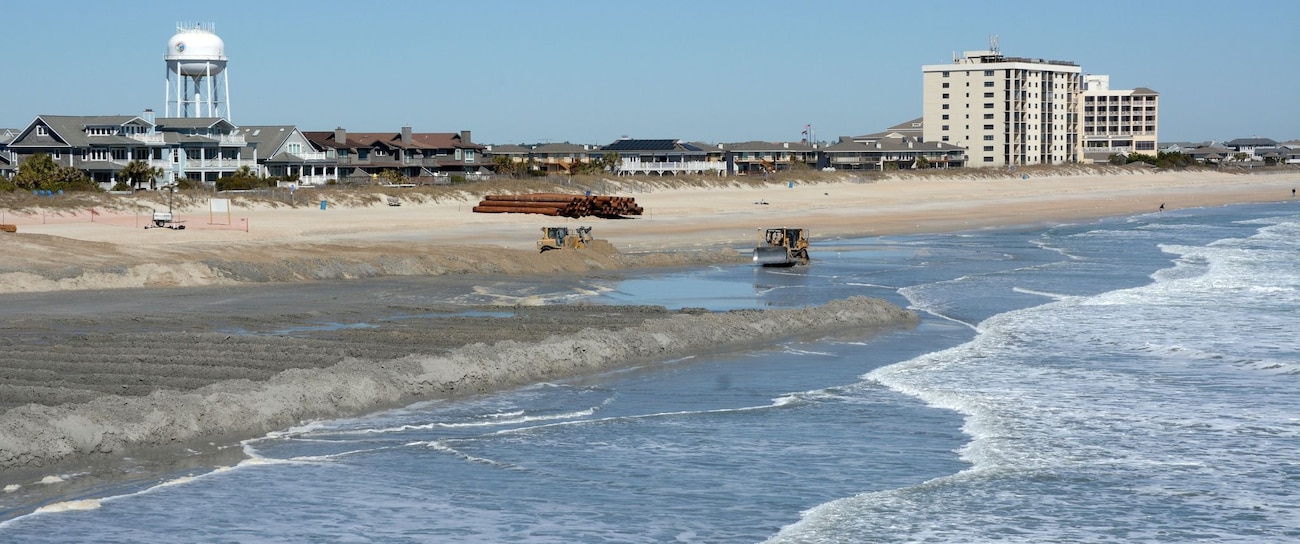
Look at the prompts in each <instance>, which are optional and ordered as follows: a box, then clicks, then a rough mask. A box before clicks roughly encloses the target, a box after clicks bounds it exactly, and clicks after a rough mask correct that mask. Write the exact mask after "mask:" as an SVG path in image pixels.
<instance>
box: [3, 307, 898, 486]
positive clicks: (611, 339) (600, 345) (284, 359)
mask: <svg viewBox="0 0 1300 544" xmlns="http://www.w3.org/2000/svg"><path fill="white" fill-rule="evenodd" d="M348 283H352V282H348ZM213 289H216V292H215V293H213V292H212V291H213ZM221 289H225V288H209V289H207V290H203V289H196V290H194V292H195V293H198V292H202V293H203V295H202V297H206V298H203V300H202V301H198V302H195V303H194V304H193V305H192V306H190V307H188V308H182V309H174V310H170V311H163V312H141V311H139V310H138V309H137V308H135V307H134V306H132V302H131V301H130V300H126V297H130V296H131V295H132V292H131V291H129V290H127V291H113V292H93V293H86V294H84V296H83V297H82V299H80V300H76V301H68V302H67V303H66V304H67V306H66V308H68V310H66V311H65V310H61V309H60V308H65V306H58V305H56V306H43V307H42V309H41V311H40V312H29V313H27V314H24V315H23V316H22V317H21V318H20V319H11V320H8V321H7V324H6V325H5V329H6V331H5V332H6V334H5V335H4V336H3V340H2V342H3V346H0V347H2V348H3V349H2V350H0V352H2V353H3V355H0V376H3V378H2V380H0V398H4V399H6V403H7V405H6V406H4V407H3V408H6V409H5V411H4V412H3V413H0V484H4V483H6V482H5V481H6V480H8V481H11V482H12V481H18V480H17V478H18V477H19V475H24V474H25V475H28V476H29V475H31V474H38V473H39V472H40V470H41V469H42V468H43V467H49V466H52V465H55V464H60V463H65V462H69V461H74V462H75V461H85V460H90V459H94V458H97V457H100V458H102V457H106V456H107V457H120V456H122V455H126V454H129V453H130V452H131V451H133V450H137V449H157V448H167V447H178V448H179V447H194V445H196V444H210V445H220V444H230V443H233V442H234V441H236V440H239V439H242V438H249V437H255V436H260V435H262V434H264V433H266V432H269V431H272V430H277V429H283V428H286V427H289V426H292V425H296V424H299V423H301V422H303V421H305V420H310V419H316V418H328V417H338V416H346V415H355V414H361V413H365V412H370V411H374V410H377V409H382V408H385V407H393V406H399V405H403V404H406V403H410V402H414V401H417V400H423V399H433V398H447V397H452V396H459V395H470V394H476V393H482V392H488V391H492V390H498V389H502V388H508V387H514V386H519V385H524V384H529V383H536V382H538V381H543V380H550V379H557V378H563V377H568V376H574V375H579V374H585V373H592V372H597V371H602V370H606V369H611V368H617V367H622V366H629V365H635V364H639V363H644V362H647V361H652V360H660V359H668V358H675V357H680V356H684V355H688V354H693V353H701V352H708V351H717V350H726V349H737V348H742V347H747V346H755V345H770V344H772V343H774V342H776V341H778V340H781V339H786V338H789V337H790V336H791V335H792V334H813V333H822V332H831V331H838V330H845V329H854V328H858V329H861V328H869V327H877V326H882V325H885V324H891V323H908V322H914V321H915V320H916V316H915V315H914V314H913V313H911V312H907V311H904V310H902V309H900V308H898V307H896V306H893V305H891V304H888V303H886V302H883V301H879V300H874V299H865V298H854V299H849V300H844V301H837V302H833V303H830V304H827V305H825V306H821V307H812V308H806V309H795V310H766V311H757V310H755V311H734V312H725V313H706V312H692V311H683V312H669V311H667V310H665V309H663V308H659V307H623V306H591V305H577V306H572V305H570V306H565V305H554V306H539V307H502V308H495V309H491V308H489V309H486V310H491V311H493V312H495V314H496V315H505V314H508V315H506V316H504V317H488V316H484V317H473V316H465V315H456V314H452V315H448V316H444V317H436V316H435V317H425V318H420V319H405V320H402V324H401V325H400V326H384V327H375V328H341V329H337V330H323V331H316V332H312V333H309V334H302V335H294V334H288V333H284V332H279V333H269V334H268V333H266V332H255V331H256V330H265V329H267V328H270V327H275V326H282V325H283V324H284V323H288V322H293V321H294V320H299V321H300V320H302V319H304V317H308V318H313V319H315V320H317V321H319V319H318V318H320V317H321V316H320V315H308V316H304V315H303V314H302V313H301V312H298V311H297V310H298V309H299V308H295V307H294V305H293V303H290V302H289V301H288V300H289V299H285V300H284V301H283V302H284V304H277V299H276V298H275V295H274V293H273V292H271V291H269V290H267V291H265V292H263V293H261V296H255V298H251V299H249V298H246V299H238V300H236V301H235V302H234V303H233V307H235V308H238V310H235V309H230V310H226V311H222V310H220V308H221V307H222V306H223V305H226V304H228V303H227V302H225V299H223V298H222V295H223V294H229V295H231V296H232V297H236V298H237V294H236V292H235V288H228V289H230V290H231V292H230V293H224V292H223V291H221ZM166 291H167V292H168V293H175V294H172V295H171V298H169V299H168V300H167V301H166V304H167V305H168V306H169V307H173V306H175V305H176V303H177V301H178V300H185V299H189V298H192V297H196V296H199V295H196V294H193V293H189V292H186V291H184V290H180V291H176V290H166ZM62 296H65V297H71V296H74V294H65V295H62ZM294 296H305V297H306V298H307V299H311V298H316V297H319V296H320V294H319V293H313V292H305V293H304V292H303V291H301V290H299V291H294ZM97 297H99V298H97ZM12 298H14V299H15V301H16V302H17V303H19V305H21V304H23V303H24V299H22V298H21V297H19V296H13V297H12ZM250 300H256V301H257V302H250ZM344 302H345V303H344V304H342V305H340V306H339V308H340V312H342V313H346V312H360V313H361V314H365V315H373V312H375V311H379V310H382V311H387V312H391V311H392V307H391V306H390V305H385V304H379V303H376V307H374V308H369V309H367V308H358V307H357V300H355V299H351V298H347V297H345V298H344ZM259 304H261V305H264V306H265V307H264V308H263V310H262V311H261V313H259V312H257V311H251V310H252V309H253V308H255V307H257V306H258V305H259ZM297 304H299V305H301V306H303V307H309V306H311V305H312V304H313V303H312V301H310V300H302V301H300V302H298V303H297ZM75 307H88V308H92V309H94V310H95V313H94V314H93V317H86V316H83V315H77V314H76V312H74V311H72V310H71V308H75ZM112 308H117V310H116V311H112V310H111V309H112ZM342 308H346V310H342ZM424 310H428V308H424ZM481 310H483V309H481ZM8 314H9V315H5V316H3V317H11V316H12V315H13V312H8ZM359 315H360V314H359ZM328 317H329V319H335V318H339V317H341V316H340V315H331V316H328ZM342 317H344V318H345V319H355V317H352V318H348V317H347V316H342ZM235 321H237V322H238V323H239V324H240V325H241V326H243V327H244V329H253V330H251V331H250V330H242V329H241V330H240V331H237V332H230V331H231V326H232V325H233V324H234V322H235ZM123 328H125V329H126V330H125V331H123V330H122V329H123ZM135 329H139V330H140V332H134V330H135ZM221 330H226V331H227V332H220V331H221ZM19 402H31V403H33V404H24V405H17V404H18V403H19Z"/></svg>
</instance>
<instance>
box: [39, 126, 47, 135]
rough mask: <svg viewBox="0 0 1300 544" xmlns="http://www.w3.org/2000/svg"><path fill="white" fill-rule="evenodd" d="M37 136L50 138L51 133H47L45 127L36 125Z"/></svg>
mask: <svg viewBox="0 0 1300 544" xmlns="http://www.w3.org/2000/svg"><path fill="white" fill-rule="evenodd" d="M36 135H37V136H49V133H48V132H46V131H45V125H36Z"/></svg>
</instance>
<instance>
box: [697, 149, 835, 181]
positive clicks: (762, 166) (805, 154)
mask: <svg viewBox="0 0 1300 544" xmlns="http://www.w3.org/2000/svg"><path fill="white" fill-rule="evenodd" d="M720 147H721V149H722V150H724V152H725V153H724V157H725V159H724V160H725V161H726V164H727V173H728V174H731V173H734V174H738V175H742V176H743V175H754V174H757V175H763V174H771V173H776V172H785V171H788V170H795V169H809V168H815V167H816V166H817V157H818V155H817V149H816V148H815V147H813V146H811V145H808V144H807V143H805V142H761V141H750V142H740V143H729V144H722V145H721V146H720Z"/></svg>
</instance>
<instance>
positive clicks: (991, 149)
mask: <svg viewBox="0 0 1300 544" xmlns="http://www.w3.org/2000/svg"><path fill="white" fill-rule="evenodd" d="M984 150H985V151H993V146H991V145H986V146H984Z"/></svg>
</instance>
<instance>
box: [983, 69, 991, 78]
mask: <svg viewBox="0 0 1300 544" xmlns="http://www.w3.org/2000/svg"><path fill="white" fill-rule="evenodd" d="M984 76H985V77H993V70H985V71H984Z"/></svg>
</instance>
